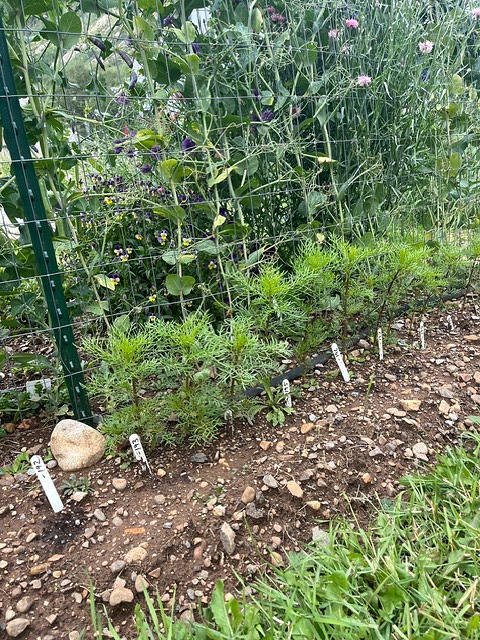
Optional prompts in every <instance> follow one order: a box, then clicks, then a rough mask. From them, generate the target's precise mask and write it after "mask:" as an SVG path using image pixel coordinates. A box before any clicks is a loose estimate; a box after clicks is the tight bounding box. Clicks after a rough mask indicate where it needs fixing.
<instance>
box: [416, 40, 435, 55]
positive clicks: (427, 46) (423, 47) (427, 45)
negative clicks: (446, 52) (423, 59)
mask: <svg viewBox="0 0 480 640" xmlns="http://www.w3.org/2000/svg"><path fill="white" fill-rule="evenodd" d="M418 48H419V49H420V51H421V52H422V53H432V50H433V42H431V41H430V40H425V42H419V43H418Z"/></svg>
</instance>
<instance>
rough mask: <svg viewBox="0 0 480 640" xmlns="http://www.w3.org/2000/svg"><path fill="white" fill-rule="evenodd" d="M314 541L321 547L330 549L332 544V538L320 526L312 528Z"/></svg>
mask: <svg viewBox="0 0 480 640" xmlns="http://www.w3.org/2000/svg"><path fill="white" fill-rule="evenodd" d="M312 540H313V541H314V542H316V543H317V544H319V545H320V546H321V547H328V546H329V544H330V536H329V535H328V533H327V532H326V531H323V530H322V529H320V527H318V526H315V527H312Z"/></svg>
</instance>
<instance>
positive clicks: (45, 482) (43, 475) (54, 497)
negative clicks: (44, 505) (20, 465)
mask: <svg viewBox="0 0 480 640" xmlns="http://www.w3.org/2000/svg"><path fill="white" fill-rule="evenodd" d="M30 464H31V465H32V469H33V471H34V472H35V475H36V476H37V478H38V479H39V480H40V484H41V485H42V489H43V490H44V492H45V495H46V496H47V498H48V501H49V502H50V506H51V507H52V509H53V510H54V511H55V513H58V512H59V511H61V510H62V509H63V502H62V499H61V498H60V496H59V494H58V491H57V488H56V487H55V485H54V484H53V480H52V477H51V475H50V474H49V472H48V469H47V467H46V466H45V463H44V462H43V460H42V458H41V457H40V456H32V457H31V458H30Z"/></svg>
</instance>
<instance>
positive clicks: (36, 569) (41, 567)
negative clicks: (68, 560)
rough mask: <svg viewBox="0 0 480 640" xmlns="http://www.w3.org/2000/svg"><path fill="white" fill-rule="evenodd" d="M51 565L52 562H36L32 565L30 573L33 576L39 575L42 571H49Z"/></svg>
mask: <svg viewBox="0 0 480 640" xmlns="http://www.w3.org/2000/svg"><path fill="white" fill-rule="evenodd" d="M50 567H51V564H50V562H42V563H41V564H36V565H34V566H33V567H30V570H29V574H30V575H31V576H39V575H41V574H42V573H45V572H46V571H48V570H49V569H50Z"/></svg>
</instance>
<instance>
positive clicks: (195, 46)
mask: <svg viewBox="0 0 480 640" xmlns="http://www.w3.org/2000/svg"><path fill="white" fill-rule="evenodd" d="M191 47H192V51H193V53H199V51H200V49H201V48H202V47H201V46H200V45H199V44H198V43H197V42H192V44H191Z"/></svg>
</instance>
